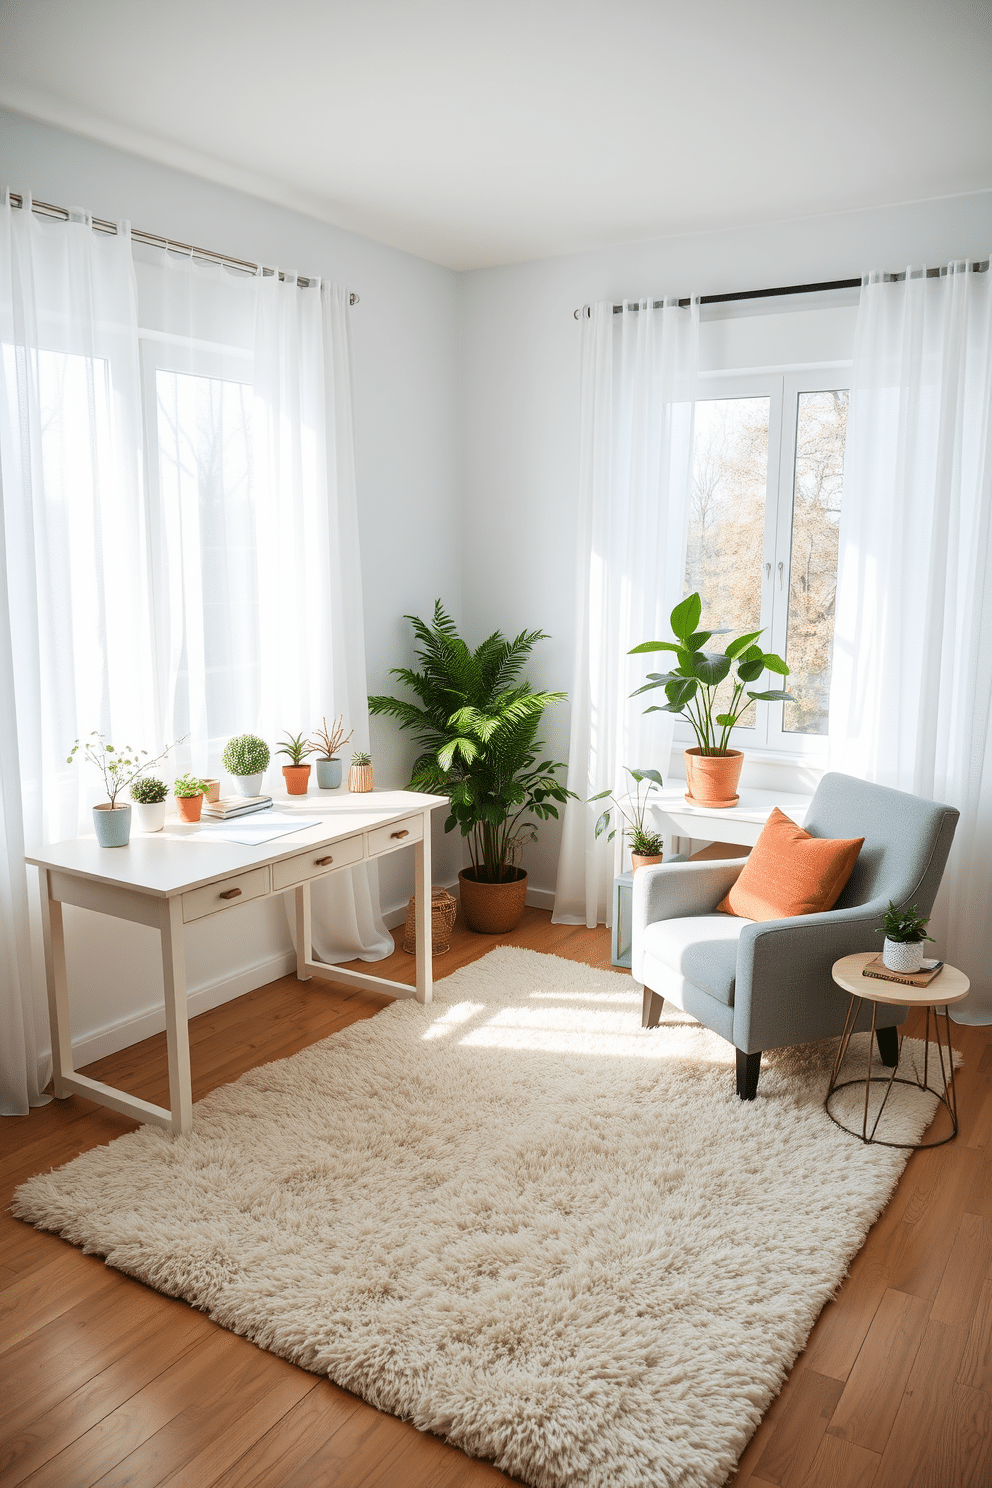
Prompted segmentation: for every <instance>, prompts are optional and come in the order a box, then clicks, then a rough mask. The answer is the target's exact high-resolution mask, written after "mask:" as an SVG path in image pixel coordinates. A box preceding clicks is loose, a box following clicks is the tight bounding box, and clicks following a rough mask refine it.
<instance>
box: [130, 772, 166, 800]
mask: <svg viewBox="0 0 992 1488" xmlns="http://www.w3.org/2000/svg"><path fill="white" fill-rule="evenodd" d="M168 794H169V787H168V786H167V785H166V783H165V781H164V780H159V779H158V777H157V776H155V775H141V776H139V777H138V779H137V780H135V781H133V782H132V784H131V800H132V801H134V802H136V803H137V804H138V805H139V806H158V805H160V804H161V802H162V801H164V800H165V798H166V796H168Z"/></svg>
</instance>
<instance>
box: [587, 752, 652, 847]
mask: <svg viewBox="0 0 992 1488" xmlns="http://www.w3.org/2000/svg"><path fill="white" fill-rule="evenodd" d="M624 769H625V770H626V771H627V774H628V775H629V776H630V778H631V779H632V780H633V781H634V785H635V791H634V795H633V798H631V797H630V796H629V795H628V796H626V797H625V800H626V803H627V807H628V808H629V810H625V809H624V805H623V802H621V801H618V800H617V799H616V797H615V796H614V795H613V793H612V792H611V791H608V790H605V791H600V793H599V795H598V796H590V797H589V799H590V801H605V800H606V799H607V797H609V799H610V800H611V801H612V802H613V805H614V806H615V807H616V809H617V814H618V815H619V816H620V817H621V818H622V820H623V821H624V822H625V823H626V825H625V826H624V827H623V828H622V831H623V834H624V836H625V837H626V838H627V841H628V843H629V845H630V861H631V866H632V867H633V869H634V871H635V873H636V871H637V869H638V868H646V867H647V866H648V865H649V864H650V863H660V862H661V860H662V855H663V853H664V848H665V844H664V840H663V838H662V837H661V835H660V834H659V833H658V832H652V831H651V829H650V827H647V826H645V822H644V818H645V812H646V811H647V808H648V797H649V796H650V794H651V792H652V791H653V790H655V789H656V788H657V787H659V786H662V785H664V783H665V782H664V781H663V780H662V778H661V776H660V775H659V774H658V771H657V770H632V769H631V768H630V766H629V765H624ZM645 781H647V789H646V790H645V792H644V795H643V796H642V795H641V786H642V785H643V784H644V782H645ZM612 816H613V811H612V808H610V809H608V810H606V811H604V812H603V814H602V816H601V817H600V818H599V820H598V821H597V823H596V836H597V837H601V836H602V835H603V833H604V832H605V831H606V829H607V827H608V826H610V822H611V820H612ZM616 831H617V829H616V827H613V828H612V830H611V831H610V834H609V836H608V837H607V839H606V840H607V842H612V841H613V839H614V837H615V836H616Z"/></svg>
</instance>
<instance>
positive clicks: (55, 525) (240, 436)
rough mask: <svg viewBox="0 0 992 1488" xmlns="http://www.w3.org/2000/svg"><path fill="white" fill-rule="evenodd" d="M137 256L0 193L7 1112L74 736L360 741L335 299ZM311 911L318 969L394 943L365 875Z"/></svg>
mask: <svg viewBox="0 0 992 1488" xmlns="http://www.w3.org/2000/svg"><path fill="white" fill-rule="evenodd" d="M147 252H148V253H149V254H152V258H151V259H148V258H147V257H146V258H145V259H142V260H141V262H140V263H139V269H140V277H139V275H138V274H136V269H135V262H134V257H133V253H132V244H131V241H130V235H129V232H128V229H127V225H126V224H121V225H120V227H119V231H118V233H117V235H116V236H114V235H106V234H99V233H95V232H94V231H93V230H92V227H91V226H90V223H89V219H88V218H87V217H86V215H85V213H82V212H77V213H73V214H72V220H70V221H69V222H68V223H63V222H59V221H51V220H45V219H43V218H41V217H39V216H37V215H36V214H34V213H33V212H32V211H31V210H30V202H29V200H26V202H25V206H24V207H23V208H22V209H18V208H14V207H12V205H11V204H10V202H9V199H7V198H6V197H5V198H4V200H3V201H2V202H0V342H2V382H0V476H2V492H3V528H2V531H3V537H4V546H5V561H4V581H5V587H6V595H3V594H2V593H0V612H2V613H0V683H2V684H3V694H2V699H0V810H2V812H3V827H4V849H3V852H4V858H3V864H2V872H0V894H2V896H3V904H2V908H0V931H2V933H3V955H2V958H0V976H2V982H0V1033H2V1037H3V1056H2V1061H0V1073H2V1077H3V1087H2V1091H0V1111H3V1112H4V1113H9V1114H24V1113H25V1112H26V1111H27V1109H28V1108H29V1106H30V1105H31V1104H32V1103H37V1102H38V1100H39V1099H41V1097H40V1095H39V1092H40V1090H41V1089H42V1088H43V1087H44V1084H45V1083H46V1081H47V1077H48V1066H47V1062H46V1058H47V1056H46V1054H45V1048H46V1045H47V1042H48V1036H47V1013H46V1008H45V998H44V987H43V979H42V977H41V975H40V954H39V948H38V939H37V926H36V925H34V926H33V925H32V924H31V923H30V919H31V912H30V910H29V904H30V902H31V898H32V897H33V896H32V895H31V894H30V893H29V887H30V880H28V878H27V877H26V870H25V866H24V863H23V858H22V854H23V841H24V840H25V839H26V840H27V841H28V842H31V841H43V840H48V841H53V840H58V839H60V838H65V837H69V836H73V835H75V834H76V833H77V832H78V831H90V830H91V822H90V820H89V808H90V806H91V805H92V804H93V802H94V801H95V800H97V799H98V797H99V792H98V782H97V780H96V778H95V776H94V774H93V772H91V771H89V770H87V769H85V768H80V767H79V766H78V765H74V766H71V767H70V766H68V765H67V764H66V754H67V752H68V748H69V746H70V745H71V743H72V741H73V740H74V739H75V738H76V737H77V736H79V735H82V734H85V733H88V732H89V731H90V730H91V729H99V730H101V731H102V732H103V733H105V734H106V735H107V736H108V737H110V738H111V739H113V740H116V741H117V742H118V743H122V742H127V743H131V744H134V745H137V746H145V747H147V748H149V749H150V750H152V751H157V750H158V749H159V748H161V747H162V745H163V744H164V743H167V742H168V741H169V740H170V739H172V738H175V737H176V736H177V735H179V734H188V735H189V739H188V742H187V744H186V745H185V746H184V747H183V749H182V750H181V751H178V752H177V755H176V756H175V757H174V758H173V759H172V760H170V762H169V764H170V767H171V769H172V771H174V772H176V773H178V771H179V770H180V769H183V768H186V767H189V766H192V767H193V768H194V769H196V770H198V771H201V772H203V773H212V774H217V773H219V766H220V758H219V756H220V749H221V748H222V746H223V742H224V739H225V738H226V737H227V736H228V735H229V734H231V733H234V732H243V731H246V730H251V731H253V732H259V733H262V734H263V737H265V738H266V739H268V740H269V741H270V743H274V742H275V739H276V737H277V734H279V733H283V732H285V731H287V730H290V731H292V732H294V733H295V732H298V731H300V730H303V731H305V732H309V731H310V730H311V729H312V728H313V726H314V724H315V723H316V722H318V721H319V716H320V714H321V713H327V714H328V715H330V714H331V713H332V712H343V713H345V715H346V717H347V718H348V721H349V725H350V726H354V727H355V730H356V742H359V743H361V742H365V741H366V738H367V713H366V703H365V689H364V671H365V668H364V654H363V640H362V607H361V588H360V577H359V575H360V567H359V555H358V546H357V523H356V517H355V486H354V466H353V456H352V445H351V438H352V436H351V408H350V402H349V386H350V381H349V379H350V372H349V343H348V326H347V316H348V305H347V297H346V296H345V295H344V294H343V292H341V291H340V290H338V289H336V288H334V287H332V286H321V285H317V284H314V285H312V286H310V287H307V288H303V287H302V286H299V285H297V283H296V282H295V281H293V280H292V279H290V280H289V281H288V282H284V281H282V280H280V278H279V276H278V275H276V274H270V275H265V276H262V275H259V276H254V277H244V278H241V279H238V278H236V276H233V275H231V274H229V273H228V272H227V271H226V270H224V269H220V268H209V267H206V266H203V265H197V264H191V263H189V262H188V261H183V260H179V261H177V260H175V259H173V258H172V257H171V256H167V255H164V254H159V255H158V258H157V261H155V259H154V253H153V250H148V251H147ZM140 257H141V255H140V254H139V258H140ZM278 766H279V760H278V757H275V758H274V760H273V766H272V776H271V778H272V779H274V780H278V773H277V772H278ZM339 877H340V876H339ZM315 907H316V911H317V914H316V922H315V943H316V947H317V951H318V954H319V955H321V956H322V957H323V958H324V959H328V960H331V959H343V958H344V957H348V956H353V955H363V956H365V957H366V958H367V959H374V958H375V957H377V956H381V955H384V954H387V953H388V951H389V950H390V949H391V946H392V942H391V939H390V937H389V935H388V933H387V932H386V930H385V927H384V926H383V925H382V921H381V918H380V916H379V912H378V903H377V895H376V891H375V881H374V879H370V877H369V875H368V872H367V871H364V870H363V871H362V872H361V873H359V874H356V875H354V877H353V880H352V882H351V883H349V882H347V881H345V882H344V883H341V884H336V885H335V887H334V889H333V891H332V890H328V891H327V892H326V893H325V894H324V895H323V896H322V898H321V899H320V900H319V901H317V903H316V906H315ZM332 917H333V928H332Z"/></svg>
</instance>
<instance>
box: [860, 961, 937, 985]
mask: <svg viewBox="0 0 992 1488" xmlns="http://www.w3.org/2000/svg"><path fill="white" fill-rule="evenodd" d="M943 964H944V963H943V961H924V963H923V965H922V966H921V967H920V970H919V971H890V970H889V968H888V967H887V966H886V965H885V962H884V961H883V960H882V958H881V956H876V957H875V959H874V961H869V962H868V965H867V966H866V967H864V969H863V970H862V972H861V975H862V976H866V977H878V979H879V981H880V982H901V983H902V985H903V986H904V987H929V985H930V983H931V982H932V981H933V979H934V977H935V976H938V975H939V974H940V969H941V967H942V966H943Z"/></svg>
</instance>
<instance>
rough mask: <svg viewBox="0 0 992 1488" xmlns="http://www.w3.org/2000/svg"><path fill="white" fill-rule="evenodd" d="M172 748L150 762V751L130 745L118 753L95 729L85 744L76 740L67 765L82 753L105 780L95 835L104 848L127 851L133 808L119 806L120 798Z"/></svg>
mask: <svg viewBox="0 0 992 1488" xmlns="http://www.w3.org/2000/svg"><path fill="white" fill-rule="evenodd" d="M178 742H180V743H181V742H182V741H181V740H180V741H178ZM173 747H174V746H173V745H171V744H170V745H169V747H168V749H163V750H162V753H161V754H158V755H156V756H155V758H154V759H149V758H148V750H147V749H132V748H131V746H130V744H128V745H126V746H125V748H124V749H117V748H115V747H114V745H113V744H108V743H107V740H106V738H105V737H104V735H103V734H101V733H99V732H98V731H97V730H96V729H94V730H93V732H92V733H91V734H90V737H89V739H88V740H87V742H86V743H83V741H82V740H81V739H77V740H76V742H75V744H73V746H72V748H71V750H70V751H69V753H68V755H67V756H66V764H67V765H71V764H72V762H73V760H74V759H75V757H76V755H77V754H78V752H79V751H80V749H81V750H82V751H83V756H84V758H85V759H88V760H89V762H90V764H91V765H96V767H97V769H98V770H99V771H100V774H101V775H102V776H103V787H104V790H105V791H106V792H107V800H106V801H104V802H102V803H101V804H100V805H99V806H94V807H93V831H94V834H95V836H96V840H97V842H99V844H100V846H101V847H127V844H128V841H129V840H130V837H131V807H130V804H129V803H126V802H125V803H124V804H123V805H121V806H119V805H118V804H117V797H118V796H119V795H120V793H121V791H123V790H125V789H126V788H127V787H128V786H129V785H130V784H131V782H132V781H133V780H137V778H138V776H139V775H140V774H141V772H142V770H148V769H151V767H152V766H153V765H158V764H161V762H162V760H164V759H165V757H166V755H167V754H168V752H169V749H172V748H173Z"/></svg>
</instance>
